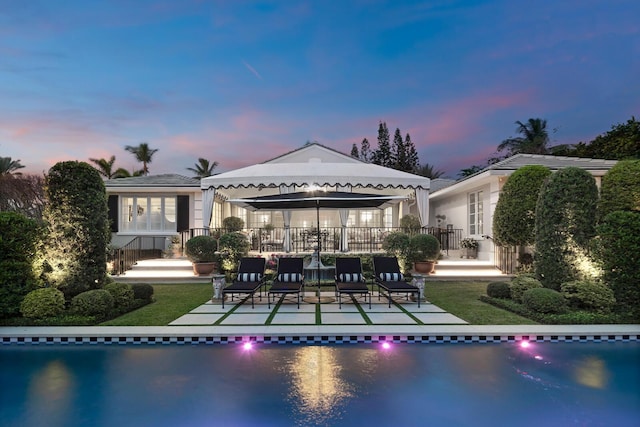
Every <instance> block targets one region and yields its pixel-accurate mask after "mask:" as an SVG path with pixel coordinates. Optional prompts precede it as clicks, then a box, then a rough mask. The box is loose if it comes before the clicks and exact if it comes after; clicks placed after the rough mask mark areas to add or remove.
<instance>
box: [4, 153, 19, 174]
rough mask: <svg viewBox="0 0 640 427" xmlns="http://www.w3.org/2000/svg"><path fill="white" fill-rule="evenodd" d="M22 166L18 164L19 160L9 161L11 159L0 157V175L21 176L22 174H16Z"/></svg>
mask: <svg viewBox="0 0 640 427" xmlns="http://www.w3.org/2000/svg"><path fill="white" fill-rule="evenodd" d="M23 167H24V165H22V164H20V160H11V157H0V175H22V172H16V171H17V170H18V169H22V168H23Z"/></svg>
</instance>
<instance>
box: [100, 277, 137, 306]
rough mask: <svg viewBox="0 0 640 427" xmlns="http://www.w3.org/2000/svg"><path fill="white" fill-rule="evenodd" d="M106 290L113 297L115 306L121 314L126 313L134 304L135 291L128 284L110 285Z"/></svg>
mask: <svg viewBox="0 0 640 427" xmlns="http://www.w3.org/2000/svg"><path fill="white" fill-rule="evenodd" d="M104 289H105V290H106V291H108V292H109V293H110V294H111V296H112V297H113V304H114V306H115V309H116V311H117V312H119V313H124V312H126V311H127V310H128V309H129V307H130V306H131V304H132V303H133V298H134V295H133V289H132V288H131V285H129V284H127V283H117V282H113V283H108V284H106V285H105V287H104Z"/></svg>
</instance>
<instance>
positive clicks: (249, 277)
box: [236, 273, 262, 282]
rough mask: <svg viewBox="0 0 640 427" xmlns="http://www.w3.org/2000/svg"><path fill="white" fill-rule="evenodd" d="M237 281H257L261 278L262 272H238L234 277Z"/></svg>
mask: <svg viewBox="0 0 640 427" xmlns="http://www.w3.org/2000/svg"><path fill="white" fill-rule="evenodd" d="M236 280H237V281H238V282H259V281H260V280H262V274H260V273H238V277H237V278H236Z"/></svg>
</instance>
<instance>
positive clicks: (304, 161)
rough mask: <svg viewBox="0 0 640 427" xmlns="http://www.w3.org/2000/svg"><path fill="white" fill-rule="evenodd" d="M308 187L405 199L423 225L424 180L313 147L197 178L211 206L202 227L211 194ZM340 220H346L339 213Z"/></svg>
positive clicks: (243, 196)
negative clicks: (409, 201) (410, 204)
mask: <svg viewBox="0 0 640 427" xmlns="http://www.w3.org/2000/svg"><path fill="white" fill-rule="evenodd" d="M312 186H314V187H329V188H333V189H336V190H339V191H353V192H360V193H368V194H380V195H393V196H405V197H407V198H408V199H412V200H415V203H416V204H417V206H418V212H419V215H420V221H421V223H422V225H423V226H427V224H428V218H429V200H428V196H429V188H430V180H429V178H425V177H422V176H418V175H413V174H410V173H406V172H402V171H398V170H395V169H390V168H386V167H382V166H378V165H374V164H370V163H365V162H362V161H360V160H358V159H354V158H352V157H350V156H347V155H345V154H342V153H339V152H337V151H334V150H332V149H330V148H327V147H325V146H323V145H320V144H317V143H313V144H307V145H305V146H304V147H302V148H301V149H298V150H295V151H292V152H290V153H287V154H285V155H283V156H280V157H277V158H275V159H272V160H270V161H267V162H265V163H260V164H257V165H253V166H248V167H245V168H241V169H236V170H233V171H230V172H225V173H221V174H219V175H214V176H210V177H207V178H203V179H202V181H201V189H202V191H203V193H204V194H203V200H207V201H211V202H210V203H207V204H206V205H205V206H203V221H204V224H205V225H207V224H210V221H211V214H212V209H213V208H212V206H213V204H212V203H213V200H214V196H215V195H218V196H220V197H222V198H223V199H224V200H229V199H246V198H251V197H261V196H268V195H273V194H286V193H292V192H295V191H300V190H301V189H304V188H307V187H312ZM287 217H288V215H286V214H285V218H287ZM289 218H290V216H289ZM342 218H345V221H346V217H345V216H344V213H342V214H341V219H342ZM285 221H286V220H285ZM345 225H346V224H345ZM286 226H287V225H286V222H285V227H286Z"/></svg>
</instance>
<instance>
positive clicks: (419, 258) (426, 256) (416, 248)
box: [408, 234, 440, 274]
mask: <svg viewBox="0 0 640 427" xmlns="http://www.w3.org/2000/svg"><path fill="white" fill-rule="evenodd" d="M439 256H440V241H439V240H438V239H437V238H436V237H435V236H433V235H431V234H416V235H415V236H413V237H412V238H411V240H410V241H409V254H408V261H409V262H412V263H413V268H414V270H415V271H416V272H417V273H426V274H430V273H433V272H434V271H435V266H436V261H437V260H438V257H439Z"/></svg>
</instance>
